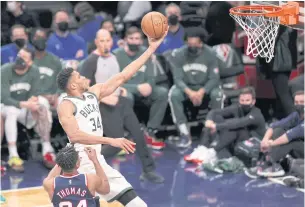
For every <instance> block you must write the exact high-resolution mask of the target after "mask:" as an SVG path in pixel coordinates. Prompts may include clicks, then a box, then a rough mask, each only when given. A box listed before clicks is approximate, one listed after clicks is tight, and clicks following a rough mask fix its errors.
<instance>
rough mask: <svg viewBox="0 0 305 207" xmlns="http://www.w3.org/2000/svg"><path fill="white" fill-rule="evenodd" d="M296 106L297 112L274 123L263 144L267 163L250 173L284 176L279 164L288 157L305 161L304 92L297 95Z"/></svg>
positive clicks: (295, 98) (262, 148)
mask: <svg viewBox="0 0 305 207" xmlns="http://www.w3.org/2000/svg"><path fill="white" fill-rule="evenodd" d="M294 104H295V108H296V112H293V113H291V114H290V115H289V116H287V117H286V118H283V119H281V120H280V121H277V122H274V123H272V124H271V125H270V127H269V129H268V130H267V132H266V134H265V136H264V138H263V140H262V142H261V151H262V152H263V153H265V155H264V157H265V160H266V162H262V163H261V164H260V165H259V166H256V167H254V168H252V169H250V170H249V171H248V173H251V174H253V173H257V175H259V176H265V177H272V176H282V175H284V174H285V172H284V170H283V168H282V167H281V165H280V164H279V163H278V162H279V161H281V160H282V159H283V158H285V157H286V155H288V154H291V155H292V156H293V157H295V158H301V159H304V91H297V92H296V93H295V95H294ZM246 174H247V172H246Z"/></svg>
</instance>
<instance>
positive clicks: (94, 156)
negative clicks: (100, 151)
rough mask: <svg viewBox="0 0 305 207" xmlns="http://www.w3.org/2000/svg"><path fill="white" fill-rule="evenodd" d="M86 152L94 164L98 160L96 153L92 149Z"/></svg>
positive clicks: (89, 148) (86, 149) (88, 148)
mask: <svg viewBox="0 0 305 207" xmlns="http://www.w3.org/2000/svg"><path fill="white" fill-rule="evenodd" d="M85 152H86V153H87V155H88V158H89V159H90V160H91V161H92V162H93V161H96V160H97V156H96V151H95V149H93V148H91V147H86V148H85Z"/></svg>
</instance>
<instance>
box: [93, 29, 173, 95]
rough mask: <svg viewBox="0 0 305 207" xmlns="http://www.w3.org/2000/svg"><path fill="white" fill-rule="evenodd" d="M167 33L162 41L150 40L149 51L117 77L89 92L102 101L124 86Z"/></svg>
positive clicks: (94, 87) (95, 86)
mask: <svg viewBox="0 0 305 207" xmlns="http://www.w3.org/2000/svg"><path fill="white" fill-rule="evenodd" d="M167 31H168V30H167ZM167 31H166V32H165V34H164V35H163V37H161V38H160V39H157V40H155V39H149V40H148V42H149V47H148V48H147V50H146V51H145V52H144V53H143V54H142V55H141V56H140V57H138V58H137V59H136V60H135V61H133V62H132V63H130V64H129V65H127V66H126V67H125V68H124V69H123V71H122V72H120V73H118V74H117V75H114V76H113V77H111V78H110V79H109V80H107V81H106V82H105V83H103V84H101V83H100V84H96V85H94V86H92V87H91V88H90V89H89V91H90V92H93V93H95V94H96V95H97V97H99V100H101V99H102V98H103V97H106V96H109V95H111V94H112V93H113V92H114V91H115V90H116V89H117V88H118V87H119V86H121V85H123V84H124V83H125V82H126V81H128V80H129V79H130V78H132V76H133V75H134V74H135V73H136V72H137V71H138V70H140V68H141V67H142V66H143V65H144V64H145V63H146V61H147V60H148V59H149V58H150V57H151V55H152V54H153V53H154V52H155V51H156V49H157V48H158V47H159V45H160V44H161V43H162V41H163V40H164V38H165V37H166V35H167Z"/></svg>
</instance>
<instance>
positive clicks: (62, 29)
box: [47, 11, 87, 62]
mask: <svg viewBox="0 0 305 207" xmlns="http://www.w3.org/2000/svg"><path fill="white" fill-rule="evenodd" d="M54 24H55V32H54V33H52V34H51V35H50V37H49V39H48V42H47V51H48V52H51V53H53V54H54V55H56V56H57V57H59V58H60V59H62V60H65V61H67V62H68V61H69V60H82V59H84V58H86V57H87V44H86V42H85V41H84V39H83V38H82V37H80V36H78V35H77V34H74V33H71V32H70V31H69V15H68V13H67V12H66V11H58V12H56V14H55V16H54Z"/></svg>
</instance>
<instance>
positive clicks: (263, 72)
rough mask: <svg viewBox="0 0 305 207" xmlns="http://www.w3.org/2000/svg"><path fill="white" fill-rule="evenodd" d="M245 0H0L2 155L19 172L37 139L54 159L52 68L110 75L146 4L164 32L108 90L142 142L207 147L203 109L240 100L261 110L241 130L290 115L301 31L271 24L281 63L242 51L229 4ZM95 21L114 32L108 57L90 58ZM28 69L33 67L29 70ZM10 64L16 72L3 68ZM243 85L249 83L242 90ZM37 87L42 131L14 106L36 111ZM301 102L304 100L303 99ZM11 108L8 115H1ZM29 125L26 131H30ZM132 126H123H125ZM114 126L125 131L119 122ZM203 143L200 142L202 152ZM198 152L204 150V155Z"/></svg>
mask: <svg viewBox="0 0 305 207" xmlns="http://www.w3.org/2000/svg"><path fill="white" fill-rule="evenodd" d="M244 4H249V2H243V1H236V2H235V1H230V2H226V1H215V2H209V1H200V2H192V1H187V2H155V1H154V2H149V1H133V2H132V1H130V2H129V1H121V2H69V1H62V2H56V3H54V2H48V1H45V2H43V3H42V2H34V1H31V2H15V1H8V2H1V9H2V11H1V80H2V83H1V88H2V94H1V104H2V105H1V114H2V127H3V128H2V129H3V130H1V133H2V137H6V139H3V141H2V145H1V147H2V149H3V150H2V155H9V157H8V164H9V166H11V167H12V168H13V169H15V170H17V171H23V160H24V159H30V158H31V156H32V158H36V157H37V156H39V155H38V154H37V152H38V151H40V147H39V146H40V141H39V140H40V139H41V140H42V142H41V143H42V145H41V152H42V155H43V160H44V163H45V165H46V166H47V167H51V166H53V165H54V152H56V151H57V150H58V149H60V148H62V147H63V146H65V143H66V142H67V139H63V138H62V137H64V133H63V131H62V129H61V127H60V125H59V123H58V120H57V115H56V106H57V104H58V101H59V100H60V96H61V95H62V92H61V91H60V90H58V88H57V86H56V75H57V74H58V72H59V71H60V70H62V69H64V68H66V67H72V68H73V69H75V70H78V71H79V72H80V74H81V75H83V76H85V77H86V78H88V79H89V80H90V81H91V84H93V83H95V82H103V81H105V80H103V77H107V75H108V76H109V73H113V74H114V73H115V72H113V71H112V69H113V68H115V67H116V65H118V66H119V67H118V71H117V72H119V71H120V70H122V69H123V68H124V67H126V65H128V64H129V63H130V62H131V61H133V60H134V59H135V58H136V57H138V56H139V55H141V53H142V52H143V51H144V48H145V47H146V46H147V41H146V39H145V38H146V37H145V36H144V35H143V34H142V33H141V28H140V24H141V19H142V17H143V16H144V15H145V14H146V13H147V12H149V11H159V12H161V13H163V14H164V15H165V16H166V17H167V18H168V23H169V33H168V35H167V37H166V38H165V40H164V42H163V43H162V44H161V46H160V47H159V48H158V50H157V52H156V54H155V55H154V56H153V57H152V59H151V61H149V62H148V63H147V64H146V65H145V67H144V68H143V69H141V70H140V72H139V73H138V74H137V76H136V77H134V78H133V79H132V80H130V81H129V82H128V83H127V84H125V85H124V86H123V87H122V89H121V91H120V92H119V95H117V96H123V97H125V98H126V99H127V100H128V101H129V102H128V104H129V103H131V104H130V109H128V110H134V112H135V114H136V119H138V120H139V121H140V123H141V124H142V125H141V126H142V130H144V134H145V140H146V141H147V145H149V146H151V147H152V148H153V149H163V148H164V147H166V145H165V143H164V142H165V140H167V141H169V142H171V143H174V144H175V145H177V146H178V147H182V148H183V147H188V146H189V145H190V143H191V141H192V140H194V139H196V138H198V137H199V138H200V139H204V140H205V141H204V142H203V145H204V146H207V145H208V146H210V147H211V148H212V147H213V143H212V145H211V143H207V142H206V140H207V138H206V137H209V135H207V134H206V133H209V132H206V131H205V130H204V129H206V128H208V129H209V130H212V131H213V130H214V129H215V126H214V125H215V123H216V122H218V121H219V120H216V118H215V117H213V118H212V117H211V116H209V112H210V111H211V110H212V109H214V110H216V111H217V110H223V108H224V107H228V106H231V105H232V104H236V103H238V102H239V104H240V105H247V104H248V105H249V103H250V105H251V104H252V106H253V105H254V104H255V106H256V107H257V109H258V110H259V113H261V114H262V118H261V119H260V117H259V118H258V119H260V120H259V124H258V125H260V126H257V125H255V124H257V123H252V122H251V123H250V121H249V120H246V121H249V125H245V126H242V128H246V131H247V132H249V131H251V132H252V131H253V129H252V128H251V127H252V126H253V125H254V126H255V127H258V128H259V127H261V125H263V128H264V130H266V129H267V128H268V127H269V126H270V125H269V124H270V123H272V122H275V121H277V120H281V119H282V118H285V117H288V116H289V115H290V114H293V113H294V112H295V111H296V108H297V107H295V105H296V103H295V102H296V100H295V96H294V94H295V92H299V91H303V90H304V74H303V72H304V42H303V38H304V32H303V31H297V30H292V29H290V28H287V27H280V31H279V34H278V37H277V38H278V39H279V40H282V39H283V40H284V41H285V42H286V45H283V46H282V47H283V48H280V49H281V51H282V50H283V51H285V52H284V54H286V55H287V56H286V57H289V58H288V59H285V60H283V61H282V64H281V63H279V62H276V63H275V61H272V62H271V63H266V62H265V60H264V59H260V58H254V57H252V56H251V55H246V54H245V51H246V47H247V41H248V39H247V36H246V35H245V33H244V31H243V30H242V29H241V28H240V27H239V26H238V25H237V24H236V22H235V21H234V20H233V19H232V18H231V17H230V16H229V9H230V8H232V7H233V6H237V5H244ZM100 29H105V30H108V31H109V32H110V34H111V38H112V40H113V45H112V46H111V48H110V49H111V52H112V53H113V54H114V56H115V57H116V60H117V63H113V62H111V61H109V60H105V59H103V60H100V59H98V57H99V56H100V55H101V53H102V52H100V51H99V44H98V43H97V42H96V41H95V40H96V39H98V35H97V32H98V30H100ZM277 42H280V41H277ZM284 56H285V55H284ZM198 57H200V58H198ZM280 58H283V57H280ZM275 59H276V58H275ZM114 64H116V65H114ZM201 64H203V65H205V67H203V66H202V65H201ZM182 66H183V70H182V69H181V71H180V68H182ZM279 66H280V67H279ZM32 68H36V69H38V70H37V71H38V73H37V74H36V72H35V71H34V69H32ZM101 68H102V69H103V68H104V71H103V70H102V69H101ZM23 69H27V71H31V73H30V72H26V75H25V73H24V72H20V71H22V70H23ZM36 69H35V70H36ZM107 69H108V70H107ZM12 70H15V71H16V73H13V74H12V73H11V71H12ZM106 70H107V71H106ZM182 71H183V74H182ZM207 71H208V72H207ZM18 75H19V76H18ZM21 79H22V80H21ZM246 86H247V87H252V88H250V89H249V88H247V89H246V90H245V89H244V87H246ZM201 88H202V90H201ZM245 94H246V95H247V94H248V95H249V94H250V95H251V97H250V99H251V100H250V101H249V100H246V99H245V100H244V99H241V95H245ZM37 95H40V96H42V97H43V99H42V100H36V102H37V101H38V102H39V103H41V104H42V105H44V106H46V107H47V111H45V112H41V114H42V116H43V117H44V118H39V117H38V118H37V119H36V121H37V120H38V122H39V123H41V122H42V126H44V127H45V126H46V124H45V123H51V125H50V127H49V128H50V129H49V130H44V129H41V128H44V127H41V126H40V127H39V125H40V124H36V125H35V123H34V124H31V123H30V122H31V121H29V120H31V118H27V120H21V118H20V117H21V116H22V115H20V114H22V113H26V112H24V111H23V110H22V109H27V110H37V109H35V105H34V104H33V103H34V102H35V100H33V99H31V97H33V96H34V97H36V96H37ZM186 100H190V101H186ZM33 101H34V102H33ZM124 101H125V99H124ZM124 101H121V99H116V98H109V99H108V100H105V102H104V104H105V105H108V106H112V107H115V106H117V105H119V104H118V103H120V102H124ZM242 101H245V103H244V104H243V103H241V102H242ZM297 101H298V100H297ZM301 104H303V105H304V97H303V103H301ZM297 105H299V102H298V104H297ZM126 107H127V106H126ZM147 109H148V110H147ZM251 110H252V111H253V108H252V109H251ZM255 110H256V109H255ZM25 111H26V110H25ZM212 111H213V110H212ZM107 112H108V111H107V108H101V113H102V117H107V116H110V114H107ZM249 112H250V109H249V110H248V111H244V112H243V115H241V117H238V118H240V120H242V119H241V118H242V117H243V116H244V117H246V116H247V114H248V113H249ZM103 113H104V114H103ZM253 113H258V112H253ZM12 114H17V115H16V116H10V115H12ZM207 114H208V116H207ZM256 115H257V114H255V115H254V116H256ZM258 116H260V115H258ZM12 117H14V118H12ZM22 117H28V115H25V116H22ZM45 117H48V119H50V121H49V122H48V121H46V120H45V119H46V118H45ZM126 117H130V116H129V115H126ZM207 117H209V119H208V118H207ZM106 119H107V118H105V120H106ZM250 119H251V117H250ZM130 120H131V119H130ZM204 120H210V121H211V120H213V121H212V122H210V123H207V122H204ZM300 120H302V118H300ZM111 121H113V122H111ZM111 121H109V123H103V124H104V129H105V134H106V136H110V137H111V136H114V137H116V135H115V134H114V133H115V131H116V126H115V124H113V123H117V120H116V119H114V120H111ZM242 121H244V120H242ZM17 122H18V124H17ZM103 122H104V120H103ZM105 122H106V121H105ZM220 122H221V121H220ZM301 122H302V121H301ZM20 123H21V125H20ZM107 124H108V125H107ZM123 124H124V125H126V123H123ZM213 124H214V125H213ZM34 125H35V126H34ZM216 125H217V124H216ZM24 126H26V127H24ZM33 126H34V130H30V129H31V128H33ZM196 126H199V129H197V128H198V127H197V128H196ZM221 126H222V127H223V128H221V127H219V128H218V129H217V130H218V131H221V130H231V129H232V130H233V129H234V130H236V128H237V126H239V125H238V123H236V126H235V127H233V128H232V127H231V126H229V125H221ZM133 127H134V126H130V128H131V129H129V130H128V131H129V133H131V134H132V132H130V131H133ZM202 127H203V130H202ZM230 127H231V128H230ZM113 128H114V129H113ZM124 128H128V127H126V126H124ZM284 128H285V127H284ZM288 128H289V127H288ZM290 128H292V127H290ZM290 128H289V129H290ZM289 129H286V128H285V130H289ZM107 130H108V131H107ZM192 130H194V131H192ZM196 130H197V131H196ZM264 130H263V131H259V130H258V131H259V132H258V134H256V137H259V139H260V140H262V139H263V138H264V137H266V135H265V131H264ZM122 131H123V132H122V133H124V134H125V135H126V132H125V131H124V130H123V128H122ZM254 131H256V129H255V130H254ZM238 132H239V133H241V131H238ZM135 133H137V132H135ZM127 134H128V133H127ZM198 134H200V136H198ZM219 134H220V136H221V133H220V132H219ZM176 135H178V138H176V137H175V136H176ZM192 135H193V136H192ZM269 135H270V134H269ZM269 135H268V136H269ZM117 136H120V135H117ZM232 136H233V138H232V140H231V142H232V143H233V141H234V142H235V141H236V140H235V139H237V138H238V136H240V137H241V136H244V137H245V136H246V137H247V138H250V137H253V135H252V134H251V133H250V134H247V135H244V134H243V135H236V134H235V135H232ZM268 136H267V137H268ZM303 137H304V134H303ZM269 138H271V136H270V137H269ZM269 138H268V139H269ZM240 141H242V140H240ZM16 142H17V143H19V144H18V145H16ZM208 142H209V141H208ZM7 143H8V144H7ZM232 143H223V145H222V146H221V147H216V148H215V151H216V152H217V153H219V154H222V153H220V152H223V148H224V147H225V146H227V145H228V144H232ZM302 143H303V142H302ZM204 150H206V149H204ZM204 150H203V151H200V150H199V151H200V153H201V155H202V154H204ZM110 151H111V150H110ZM194 152H195V151H194ZM104 153H105V154H107V153H109V154H112V152H104ZM115 153H116V152H115ZM195 154H196V153H195ZM209 154H211V153H209ZM212 154H213V153H212ZM284 154H285V153H284ZM286 154H288V152H287V153H286ZM286 154H285V155H283V156H284V157H285V156H286ZM222 155H223V154H222ZM222 155H221V156H220V157H222ZM303 156H304V155H303ZM223 157H228V156H226V155H223ZM195 158H196V159H197V158H198V157H196V156H195V155H194V154H193V157H191V158H186V159H189V160H194V159H195ZM281 158H282V157H281ZM198 159H199V158H198ZM202 159H205V160H207V159H212V158H210V157H207V156H205V157H204V158H202ZM274 159H275V158H274ZM199 160H200V159H199ZM275 160H276V161H278V160H280V158H276V159H275Z"/></svg>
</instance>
